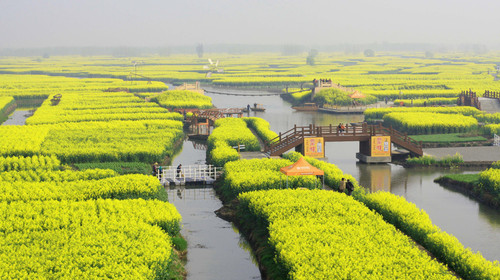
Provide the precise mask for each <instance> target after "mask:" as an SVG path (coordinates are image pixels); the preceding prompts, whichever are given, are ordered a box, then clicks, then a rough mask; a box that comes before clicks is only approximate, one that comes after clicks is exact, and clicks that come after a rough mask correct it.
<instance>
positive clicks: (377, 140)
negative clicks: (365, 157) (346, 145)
mask: <svg viewBox="0 0 500 280" xmlns="http://www.w3.org/2000/svg"><path fill="white" fill-rule="evenodd" d="M371 140H372V142H371V144H372V145H371V146H372V151H371V152H372V155H371V156H372V157H390V156H391V136H372V139H371Z"/></svg>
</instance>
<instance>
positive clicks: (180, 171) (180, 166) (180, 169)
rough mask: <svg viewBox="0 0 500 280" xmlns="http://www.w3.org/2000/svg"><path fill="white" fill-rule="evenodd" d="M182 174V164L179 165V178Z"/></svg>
mask: <svg viewBox="0 0 500 280" xmlns="http://www.w3.org/2000/svg"><path fill="white" fill-rule="evenodd" d="M181 173H182V164H179V165H178V166H177V178H180V177H181Z"/></svg>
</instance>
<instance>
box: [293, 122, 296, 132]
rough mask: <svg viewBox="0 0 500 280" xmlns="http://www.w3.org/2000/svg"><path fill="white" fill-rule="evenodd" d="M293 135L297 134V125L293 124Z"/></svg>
mask: <svg viewBox="0 0 500 280" xmlns="http://www.w3.org/2000/svg"><path fill="white" fill-rule="evenodd" d="M293 133H294V134H295V133H297V124H294V125H293Z"/></svg>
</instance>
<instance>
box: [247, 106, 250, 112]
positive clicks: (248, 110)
mask: <svg viewBox="0 0 500 280" xmlns="http://www.w3.org/2000/svg"><path fill="white" fill-rule="evenodd" d="M247 112H250V104H247Z"/></svg>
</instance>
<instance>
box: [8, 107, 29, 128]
mask: <svg viewBox="0 0 500 280" xmlns="http://www.w3.org/2000/svg"><path fill="white" fill-rule="evenodd" d="M33 114H34V110H28V109H19V108H18V109H16V110H15V111H14V112H12V114H10V115H9V116H8V118H7V120H6V121H5V122H3V123H2V125H25V124H26V119H27V118H29V117H31V116H33Z"/></svg>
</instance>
